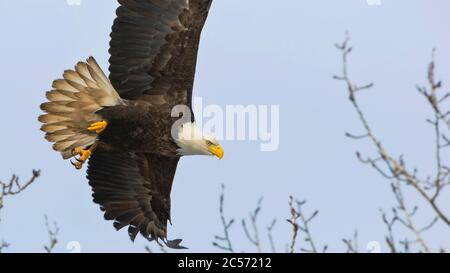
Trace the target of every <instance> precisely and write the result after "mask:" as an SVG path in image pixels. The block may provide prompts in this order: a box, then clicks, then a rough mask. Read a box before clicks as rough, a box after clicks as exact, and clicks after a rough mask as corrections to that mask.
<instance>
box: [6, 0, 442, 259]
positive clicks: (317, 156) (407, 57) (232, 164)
mask: <svg viewBox="0 0 450 273" xmlns="http://www.w3.org/2000/svg"><path fill="white" fill-rule="evenodd" d="M381 1H382V5H381V6H368V5H367V4H366V1H365V0H347V1H332V0H316V1H303V0H276V1H275V0H271V1H270V0H245V1H242V0H215V1H214V4H213V6H212V10H211V13H210V16H209V20H208V22H207V25H206V27H205V30H204V33H203V37H202V42H201V48H200V55H199V62H198V69H197V77H196V84H195V95H197V96H202V97H203V99H204V102H205V103H213V104H218V105H226V104H244V105H246V104H276V105H280V115H281V131H280V149H279V150H278V151H277V152H270V153H263V152H260V151H259V144H258V143H256V142H245V141H240V142H234V141H228V142H225V143H224V145H223V146H224V148H225V151H226V157H225V159H224V160H222V161H218V160H214V159H211V158H205V157H190V158H186V159H183V160H182V162H181V164H180V165H179V167H178V173H177V176H176V178H175V182H174V188H173V192H172V213H173V217H172V218H173V224H174V225H173V227H171V228H170V230H169V234H170V238H183V239H184V244H185V245H186V246H188V247H189V248H190V251H195V252H200V251H216V249H215V248H213V246H212V245H211V241H212V239H213V237H214V235H215V234H216V233H220V232H221V231H222V228H221V225H220V219H219V216H218V213H217V211H218V196H219V192H220V184H222V183H223V184H225V185H226V187H227V196H226V197H227V200H226V202H227V207H226V213H227V214H228V216H234V217H236V218H238V219H239V218H242V217H245V216H246V215H247V212H248V211H249V210H251V209H253V208H254V205H255V203H256V201H257V200H258V198H259V197H260V196H261V195H262V196H264V197H265V199H264V202H263V212H262V215H261V216H262V218H261V225H262V226H261V227H262V230H263V231H264V229H265V228H264V227H265V226H266V225H268V224H269V223H270V222H271V219H272V218H273V217H277V218H278V220H279V221H278V224H277V227H276V229H275V236H276V237H277V238H278V239H277V243H278V249H279V250H283V249H284V244H285V243H286V242H287V241H288V237H289V232H290V226H289V224H288V223H287V222H285V221H284V219H286V218H288V217H289V210H288V207H287V201H288V196H289V195H294V196H296V197H298V198H299V199H307V200H308V202H309V203H308V204H309V206H308V208H310V209H311V210H313V209H315V208H317V209H319V210H320V214H319V217H318V218H317V219H316V220H315V222H314V223H313V224H312V229H313V235H315V237H316V240H317V241H318V243H319V244H323V243H327V244H329V246H330V250H331V251H342V250H343V249H344V247H343V245H342V243H341V238H342V237H345V236H351V234H352V233H353V230H354V229H355V228H358V229H359V233H360V239H361V242H360V243H361V245H362V246H363V247H364V246H365V244H366V243H367V242H369V241H373V240H378V241H383V236H384V234H385V230H384V226H383V224H382V222H381V219H380V215H379V209H380V208H384V209H389V207H390V206H391V205H392V204H393V196H392V194H391V192H390V188H389V185H388V183H387V182H386V181H385V180H384V179H382V178H380V177H379V176H378V175H377V174H376V173H375V172H374V171H373V170H372V169H371V168H369V167H367V166H363V165H361V164H360V163H359V162H358V161H357V159H356V158H355V153H354V152H355V150H361V151H363V152H368V153H370V152H372V149H371V146H370V145H368V143H366V142H364V141H362V142H356V141H354V140H349V139H347V138H346V137H345V136H344V133H345V132H347V131H351V132H355V133H358V132H360V130H361V126H360V124H359V122H358V120H357V118H356V116H355V113H354V110H353V109H352V108H351V106H350V104H349V103H348V101H347V93H346V90H345V88H344V86H343V85H342V83H339V82H335V81H333V80H332V75H334V74H336V73H338V72H339V71H340V68H341V64H340V55H339V53H338V52H337V50H336V49H335V48H334V46H333V44H334V43H335V42H340V41H342V39H343V38H344V33H345V31H346V30H348V31H349V32H350V34H351V37H352V43H353V44H354V45H355V50H354V52H353V54H352V55H351V59H350V73H351V75H352V77H353V78H354V79H355V80H357V81H360V82H365V81H374V82H375V83H376V87H375V88H374V89H372V90H371V91H370V92H367V93H364V94H361V104H362V106H363V107H364V109H365V110H366V112H367V115H368V118H369V120H370V122H371V123H372V125H373V127H374V130H375V133H376V134H377V135H379V137H380V138H381V139H382V140H383V141H384V143H385V145H386V146H387V148H388V149H390V150H391V151H392V152H393V153H395V154H398V153H405V156H406V160H407V161H408V162H414V166H421V167H422V169H421V170H422V171H423V172H424V173H426V172H427V171H430V172H431V171H432V170H433V159H434V157H433V147H432V145H428V144H429V143H431V141H432V138H433V134H432V130H431V129H430V128H429V126H428V125H426V123H425V122H424V120H425V118H427V117H428V116H429V115H430V114H431V112H430V111H429V109H428V107H427V106H426V104H425V103H424V100H423V98H422V97H421V96H420V95H418V93H417V92H416V91H415V85H416V84H425V83H426V78H425V76H426V74H425V72H426V66H427V64H428V62H429V60H430V56H431V49H432V48H433V47H437V49H438V50H437V60H438V67H437V72H438V76H439V78H440V79H442V80H443V81H444V87H447V86H448V85H447V83H448V82H449V81H450V76H449V75H450V62H445V60H449V59H450V38H449V36H448V26H449V25H450V17H449V16H448V14H449V12H450V2H449V1H447V0H435V1H424V0H422V1H410V0H396V1H393V0H381ZM116 7H117V3H116V1H110V0H101V1H97V0H96V1H88V0H82V4H81V6H68V5H67V4H66V2H65V1H64V0H40V1H35V0H16V1H6V0H0V10H1V11H2V16H1V17H0V34H1V42H0V58H1V67H0V79H1V83H2V85H1V86H2V87H1V88H2V90H1V91H0V92H1V93H0V94H1V95H2V98H1V100H0V113H1V115H0V124H1V126H2V127H1V129H0V130H1V132H2V134H1V137H0V140H1V143H2V156H1V159H0V163H1V167H0V179H3V180H6V179H8V178H9V177H10V174H12V173H16V174H18V175H20V176H21V178H23V179H26V178H28V177H29V175H30V173H31V169H32V168H38V169H41V170H42V177H41V178H40V179H39V180H38V181H37V182H36V184H34V185H33V186H32V187H31V188H30V189H28V190H27V191H26V192H25V193H23V194H21V195H19V196H17V197H13V198H7V199H6V200H5V208H4V209H3V210H2V215H1V217H2V222H1V223H0V239H2V238H4V239H6V240H7V241H8V242H10V243H11V247H10V249H9V251H12V252H22V251H32V252H39V251H42V245H43V244H44V243H46V242H47V235H46V230H45V227H44V217H43V215H44V214H47V215H48V216H49V217H50V219H53V220H56V221H58V223H59V226H60V228H61V232H60V236H59V240H60V244H59V245H58V246H57V249H56V250H57V251H59V252H66V251H67V250H66V249H65V246H66V244H67V243H68V242H70V241H79V242H80V244H81V247H82V251H83V252H104V251H106V252H141V251H143V250H144V246H145V245H149V244H148V243H147V242H145V241H144V240H143V239H142V238H139V239H138V240H137V242H136V243H134V244H132V243H131V242H130V241H129V239H128V235H127V233H126V231H125V230H123V231H120V232H116V231H115V230H114V228H113V227H112V223H111V222H106V221H104V220H103V217H102V214H101V212H100V210H99V209H98V206H97V205H96V204H94V203H93V202H92V201H91V189H90V188H89V186H88V184H87V181H86V179H85V171H82V172H78V171H75V170H74V169H73V167H72V166H71V165H70V164H69V163H68V162H66V161H62V160H61V158H60V155H59V154H57V153H55V152H53V151H52V150H51V148H50V147H51V145H50V143H48V142H46V141H45V140H44V138H43V133H42V132H40V131H39V127H40V124H39V123H38V122H37V116H38V115H39V114H40V110H39V104H40V103H41V102H43V100H44V93H45V91H47V90H49V89H50V85H51V82H52V81H53V80H54V79H56V78H59V77H60V76H61V73H62V72H63V70H64V69H67V68H72V67H73V65H74V64H75V63H76V62H78V61H80V60H84V59H85V58H87V57H88V56H91V55H92V56H95V57H96V58H97V60H98V61H99V63H100V64H101V66H102V67H103V68H104V69H105V70H107V60H108V42H109V32H110V28H111V24H112V21H113V19H114V16H115V13H114V11H115V8H116ZM406 151H407V152H406ZM409 196H410V197H411V198H410V200H411V202H414V203H415V201H416V200H419V197H418V196H417V195H416V194H414V193H413V194H411V195H409ZM419 204H421V203H420V202H419ZM442 206H443V207H444V209H445V210H446V211H447V212H449V211H450V204H448V203H446V204H442ZM420 216H421V219H422V220H423V219H428V217H429V216H430V211H429V210H428V207H426V206H424V210H423V211H421V214H420ZM233 230H234V231H233V234H234V236H233V238H234V244H235V248H237V249H242V250H246V251H251V250H253V249H252V247H251V246H250V245H249V243H248V242H247V241H245V239H244V235H243V232H242V230H241V229H240V227H239V226H238V225H236V226H235V227H234V229H233ZM443 234H448V228H446V227H443V226H442V225H439V226H437V227H436V229H434V230H433V231H431V232H429V233H426V234H425V237H426V238H427V239H429V240H430V241H431V242H432V246H433V247H435V248H437V247H439V246H449V245H450V238H449V237H448V236H443ZM265 239H266V238H265V237H264V240H265ZM153 247H154V246H153ZM266 250H269V249H266Z"/></svg>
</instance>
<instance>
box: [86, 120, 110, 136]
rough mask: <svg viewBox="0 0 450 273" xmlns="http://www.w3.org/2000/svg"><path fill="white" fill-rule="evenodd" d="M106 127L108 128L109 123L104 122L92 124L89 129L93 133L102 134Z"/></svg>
mask: <svg viewBox="0 0 450 273" xmlns="http://www.w3.org/2000/svg"><path fill="white" fill-rule="evenodd" d="M106 126H108V122H106V121H104V120H102V121H99V122H94V123H92V124H91V125H90V126H89V127H88V128H87V129H88V130H89V131H91V132H96V133H97V134H100V133H101V132H103V131H104V130H105V129H106Z"/></svg>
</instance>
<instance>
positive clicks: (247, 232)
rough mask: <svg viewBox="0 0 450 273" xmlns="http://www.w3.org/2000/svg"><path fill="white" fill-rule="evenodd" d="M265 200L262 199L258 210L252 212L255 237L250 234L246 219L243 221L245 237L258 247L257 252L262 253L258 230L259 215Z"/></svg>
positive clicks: (251, 218) (251, 219)
mask: <svg viewBox="0 0 450 273" xmlns="http://www.w3.org/2000/svg"><path fill="white" fill-rule="evenodd" d="M262 201H263V198H262V197H261V198H260V199H259V200H258V205H257V207H256V209H255V210H254V211H253V212H250V222H251V224H252V228H253V235H251V234H250V232H249V230H248V228H247V224H246V221H245V219H242V228H243V229H244V232H245V236H246V237H247V239H248V240H249V241H250V242H251V243H252V244H253V245H254V246H255V247H256V250H257V251H258V252H259V253H261V252H262V248H261V241H260V240H259V230H258V223H257V220H258V215H259V213H260V211H261V204H262Z"/></svg>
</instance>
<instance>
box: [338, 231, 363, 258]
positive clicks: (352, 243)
mask: <svg viewBox="0 0 450 273" xmlns="http://www.w3.org/2000/svg"><path fill="white" fill-rule="evenodd" d="M342 242H344V244H345V246H346V247H347V250H346V252H347V253H359V244H358V230H355V232H354V233H353V238H349V239H346V238H344V239H342Z"/></svg>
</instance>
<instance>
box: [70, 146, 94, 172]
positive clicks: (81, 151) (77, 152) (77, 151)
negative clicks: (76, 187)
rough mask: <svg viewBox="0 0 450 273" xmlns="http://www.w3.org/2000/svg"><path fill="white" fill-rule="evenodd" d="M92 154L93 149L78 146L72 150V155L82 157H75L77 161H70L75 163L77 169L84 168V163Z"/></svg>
mask: <svg viewBox="0 0 450 273" xmlns="http://www.w3.org/2000/svg"><path fill="white" fill-rule="evenodd" d="M91 154H92V151H91V150H90V149H89V150H84V149H83V148H82V147H77V148H75V149H73V150H72V155H73V156H77V155H79V156H80V157H79V158H76V157H75V160H76V162H72V161H70V163H72V165H74V166H75V168H76V169H77V170H80V169H81V168H83V164H84V163H85V162H86V161H87V160H88V158H89V157H90V156H91Z"/></svg>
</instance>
